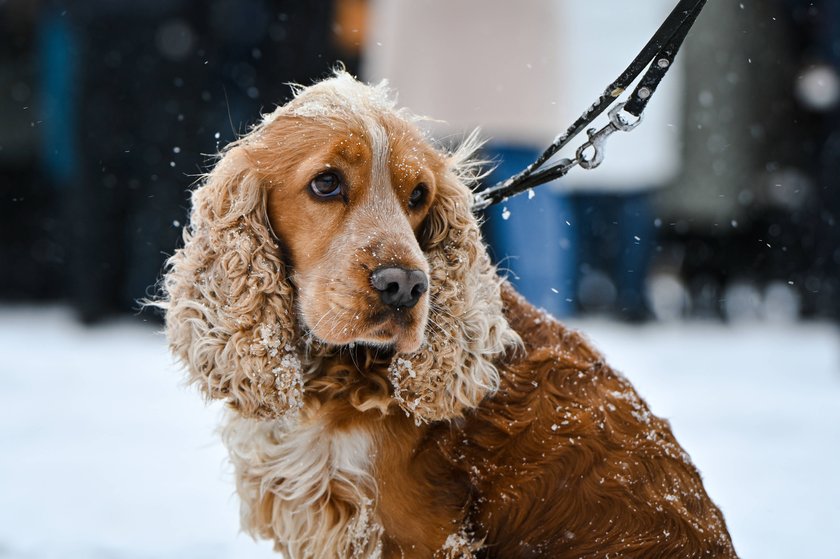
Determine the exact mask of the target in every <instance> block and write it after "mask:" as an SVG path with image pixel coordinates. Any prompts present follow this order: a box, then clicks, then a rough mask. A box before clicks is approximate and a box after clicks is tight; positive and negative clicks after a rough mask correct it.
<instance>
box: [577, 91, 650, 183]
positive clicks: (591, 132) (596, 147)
mask: <svg viewBox="0 0 840 559" xmlns="http://www.w3.org/2000/svg"><path fill="white" fill-rule="evenodd" d="M626 104H627V103H619V104H618V105H616V106H615V107H613V108H612V109H611V110H610V113H609V115H610V122H609V124H607V125H606V126H604V127H603V128H601V129H600V130H597V131H596V130H595V129H594V128H590V129H588V130H587V131H586V134H587V135H588V136H589V141H588V142H586V143H585V144H583V145H582V146H580V147H579V148H578V150H577V152H575V161H576V162H577V164H578V165H580V166H581V167H583V168H584V169H587V170H589V169H594V168H595V167H597V166H598V165H600V164H601V163H602V162H603V161H604V150H605V149H606V143H607V138H609V137H610V136H611V135H612V134H614V133H615V132H629V131H630V130H633V129H634V128H635V127H637V126H638V125H639V123H640V122H642V117H641V116H639V117H638V118H636V120H634V121H632V122H628V121H627V120H625V119H624V117H623V116H622V115H621V111H622V110H623V109H624V105H626ZM590 148H592V150H593V151H592V154H591V156H587V154H586V152H587V150H589V149H590Z"/></svg>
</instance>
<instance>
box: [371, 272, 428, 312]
mask: <svg viewBox="0 0 840 559" xmlns="http://www.w3.org/2000/svg"><path fill="white" fill-rule="evenodd" d="M370 283H371V285H373V288H374V289H376V290H377V291H379V296H380V298H381V299H382V302H383V303H385V304H386V305H390V306H392V307H398V308H410V307H413V306H414V305H416V304H417V301H419V300H420V297H421V296H422V295H423V293H425V292H426V290H427V289H428V288H429V280H428V278H427V277H426V274H424V273H423V272H422V271H420V270H406V269H405V268H399V267H391V268H380V269H378V270H376V271H375V272H373V273H372V274H371V275H370Z"/></svg>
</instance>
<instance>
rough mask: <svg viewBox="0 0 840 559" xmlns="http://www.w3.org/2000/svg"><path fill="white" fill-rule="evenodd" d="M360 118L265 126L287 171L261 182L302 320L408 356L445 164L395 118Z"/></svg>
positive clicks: (331, 338)
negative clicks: (426, 239)
mask: <svg viewBox="0 0 840 559" xmlns="http://www.w3.org/2000/svg"><path fill="white" fill-rule="evenodd" d="M298 101H300V102H303V103H305V101H306V99H298ZM304 106H305V105H304ZM357 117H358V118H353V119H335V120H328V121H325V120H324V119H320V118H312V117H309V116H307V115H306V114H303V115H300V114H294V113H293V114H291V115H281V116H278V117H277V118H276V119H275V120H274V121H273V122H271V123H270V124H269V125H268V126H267V127H266V130H265V135H266V137H267V138H269V140H268V145H269V146H271V145H274V146H276V148H275V151H274V152H273V153H271V152H269V155H270V156H272V157H276V160H277V161H283V162H285V164H284V165H273V166H272V172H271V173H270V174H269V175H268V176H267V177H265V178H264V179H263V180H264V182H265V183H266V184H267V188H268V199H267V212H268V219H269V222H270V223H271V226H272V228H273V230H274V232H275V234H276V235H277V237H278V238H279V240H280V242H281V244H282V246H283V249H284V254H285V256H286V259H287V263H288V264H290V267H291V270H292V273H291V279H292V282H293V284H294V285H295V286H296V288H297V292H298V299H297V300H298V312H299V318H300V319H301V321H302V323H303V325H304V326H305V327H306V328H307V329H308V330H309V331H310V332H311V333H312V334H313V335H314V336H315V337H317V338H318V339H320V340H322V341H324V342H327V343H329V344H335V345H345V344H349V343H353V342H361V343H367V344H374V345H380V346H389V347H393V348H394V349H396V350H397V351H398V352H407V353H410V352H413V351H416V350H417V349H418V348H419V347H420V345H421V344H422V342H423V334H424V331H425V327H426V321H427V318H428V314H429V295H428V287H429V264H428V262H427V261H426V258H425V256H424V254H423V251H422V250H421V246H420V242H419V240H418V236H419V235H420V234H421V232H422V231H421V230H422V227H423V223H424V220H425V219H426V216H427V214H428V212H429V209H430V207H431V206H432V204H434V203H435V195H436V190H437V185H438V183H439V181H440V180H441V174H442V173H443V171H444V168H445V165H444V160H443V157H442V156H441V154H440V153H439V152H438V151H437V150H435V149H434V148H433V147H432V146H430V145H429V143H428V142H427V141H426V140H425V139H424V137H423V136H422V134H421V133H420V132H419V131H418V130H417V129H416V128H415V127H414V125H413V124H411V123H410V122H408V121H406V120H403V119H402V118H399V117H398V116H396V115H394V114H387V113H383V114H379V115H372V114H368V115H357Z"/></svg>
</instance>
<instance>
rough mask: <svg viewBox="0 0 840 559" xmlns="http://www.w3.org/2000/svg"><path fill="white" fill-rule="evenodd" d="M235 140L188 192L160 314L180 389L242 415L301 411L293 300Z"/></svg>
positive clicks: (261, 200)
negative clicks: (183, 370) (181, 368)
mask: <svg viewBox="0 0 840 559" xmlns="http://www.w3.org/2000/svg"><path fill="white" fill-rule="evenodd" d="M241 142H242V141H241V140H240V142H237V143H234V144H232V145H231V146H230V147H229V148H228V149H227V150H226V152H225V153H224V155H223V157H222V159H221V160H220V161H219V162H218V164H217V165H216V167H215V168H214V169H213V170H212V171H211V172H210V174H209V175H208V176H207V177H206V179H205V181H204V183H203V184H202V185H201V186H200V187H199V188H198V189H196V190H195V191H194V192H193V195H192V212H191V215H190V224H189V226H188V227H187V228H186V229H185V230H184V247H183V248H181V249H180V250H178V251H176V252H175V254H174V255H173V256H172V257H171V258H170V259H169V261H168V262H167V273H166V276H165V279H164V291H165V297H166V299H165V300H164V301H163V302H162V303H160V306H161V307H163V308H165V309H166V333H167V336H168V338H169V343H170V347H171V348H172V351H173V353H175V355H176V356H177V357H178V358H179V359H180V360H181V361H182V362H183V363H184V364H185V365H186V366H187V368H188V371H189V380H190V382H192V383H195V384H197V385H198V386H199V387H200V388H201V390H202V391H203V393H204V394H205V396H207V397H208V398H220V399H226V400H228V402H229V403H230V404H231V405H232V406H233V407H234V408H235V409H237V410H238V411H239V413H241V414H242V415H244V416H246V417H278V416H280V415H283V414H286V413H288V412H290V411H294V410H296V409H297V408H299V407H300V406H301V405H302V391H303V379H302V365H301V362H300V358H299V355H301V352H300V351H298V348H297V347H296V344H297V340H298V336H297V334H296V332H297V326H296V319H295V315H294V292H293V290H292V286H291V284H290V283H289V282H288V280H287V279H286V270H285V266H284V264H283V261H282V260H281V258H280V252H279V250H278V247H277V245H276V243H275V241H274V239H273V236H272V234H271V232H270V230H269V227H268V225H267V224H268V220H267V218H266V215H265V211H266V210H265V208H266V201H265V196H266V194H265V190H264V189H263V188H261V185H260V184H259V183H258V180H257V179H256V178H255V177H254V176H253V175H252V174H250V173H249V172H248V169H249V167H252V166H251V165H250V164H249V163H250V161H249V160H248V156H247V153H246V152H245V150H244V149H243V147H241V145H240V143H241Z"/></svg>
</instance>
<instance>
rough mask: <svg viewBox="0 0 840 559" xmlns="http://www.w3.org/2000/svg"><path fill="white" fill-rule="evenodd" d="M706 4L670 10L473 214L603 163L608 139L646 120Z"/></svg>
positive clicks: (485, 193) (476, 201)
mask: <svg viewBox="0 0 840 559" xmlns="http://www.w3.org/2000/svg"><path fill="white" fill-rule="evenodd" d="M706 1H707V0H680V1H679V3H678V4H677V5H676V7H675V8H674V9H673V10H672V11H671V13H670V14H669V15H668V17H667V18H666V19H665V21H664V22H663V23H662V25H661V26H660V27H659V29H658V30H657V31H656V33H654V34H653V37H651V38H650V40H649V41H648V42H647V44H646V45H645V46H644V48H642V50H641V52H639V54H638V55H637V56H636V58H634V59H633V61H632V62H631V63H630V65H629V66H628V67H627V68H626V69H625V70H624V72H622V73H621V75H620V76H619V77H618V78H617V79H616V80H615V81H614V82H612V83H611V84H610V85H609V86H608V87H607V88H606V89H605V90H604V92H603V93H602V94H601V96H600V97H599V98H598V100H597V101H595V103H594V104H593V105H592V106H591V107H589V108H588V109H587V110H586V111H585V112H584V113H583V114H582V115H581V116H580V117H579V118H578V119H577V120H576V121H575V122H574V123H573V124H572V125H571V126H570V127H569V128H568V129H567V130H566V131H565V132H564V133H563V134H561V135H559V136H557V138H555V140H554V142H552V143H551V145H550V146H548V148H547V149H546V150H545V151H544V152H543V153H542V154H541V155H540V156H539V157H538V158H537V160H536V161H534V162H533V163H531V164H530V165H528V167H526V168H525V169H524V170H523V171H521V172H520V173H519V174H517V175H514V176H513V177H511V178H509V179H507V180H505V181H502V182H500V183H498V184H495V185H493V186H491V187H489V188H486V189H484V190H482V191H481V192H477V193H476V194H475V195H474V198H473V206H472V209H473V211H480V210H483V209H485V208H487V207H489V206H492V205H493V204H497V203H499V202H502V201H504V200H506V199H508V198H510V197H511V196H515V195H517V194H520V193H522V192H524V191H526V190H528V189H530V188H533V187H535V186H539V185H541V184H545V183H547V182H551V181H553V180H555V179H558V178H560V177H562V176H564V175H565V174H566V173H568V172H569V171H570V170H571V169H572V168H574V167H575V166H578V165H579V166H581V167H583V168H584V169H594V168H595V167H597V166H598V165H600V164H601V162H602V161H603V159H604V149H605V146H606V141H607V138H609V136H610V135H612V134H613V133H615V132H629V131H630V130H633V129H634V128H635V127H636V126H638V125H639V123H640V122H641V120H642V113H644V110H645V108H646V107H647V104H648V102H650V99H651V97H653V94H654V92H655V91H656V88H657V87H658V86H659V84H660V82H661V81H662V79H663V78H664V77H665V74H666V73H667V72H668V70H669V69H670V68H671V66H672V65H673V63H674V57H675V56H676V55H677V52H678V51H679V49H680V47H681V46H682V44H683V41H684V40H685V37H686V35H688V32H689V30H690V29H691V27H692V26H693V25H694V22H695V21H696V20H697V16H698V15H700V11H701V10H702V9H703V6H704V5H705V4H706ZM645 67H647V71H646V72H645V74H644V75H643V76H642V79H641V80H640V81H639V84H638V85H637V86H636V88H635V89H634V90H633V93H632V94H631V95H630V98H629V99H628V100H627V101H626V102H624V103H620V104H618V105H616V106H615V107H614V108H613V109H612V110H610V113H609V117H610V122H609V124H607V125H606V126H604V127H603V128H601V129H600V130H595V129H594V128H590V129H588V130H587V131H586V133H587V135H588V136H589V140H588V141H587V142H586V143H584V144H583V145H581V146H580V147H579V148H578V150H577V151H576V153H575V158H574V159H568V158H564V159H560V160H558V161H557V162H556V163H555V164H553V165H551V166H548V167H544V165H545V163H546V162H547V161H548V160H549V159H551V158H552V157H553V156H554V155H555V154H557V152H559V151H560V150H561V149H563V148H564V147H565V146H566V145H567V144H568V143H569V142H570V141H571V140H573V139H574V138H575V137H577V136H578V135H579V134H580V133H581V131H582V130H583V129H584V128H586V127H587V126H589V125H590V124H592V122H593V121H594V120H595V119H596V118H598V117H599V116H600V115H601V114H602V113H603V112H604V111H605V110H606V109H607V107H609V106H610V105H612V104H613V103H614V102H615V101H616V100H617V99H618V97H620V96H621V95H622V94H623V93H624V92H625V91H626V90H627V88H628V87H630V85H631V84H632V83H633V81H635V79H636V78H637V77H638V76H639V74H641V73H642V71H643V70H644V69H645Z"/></svg>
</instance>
